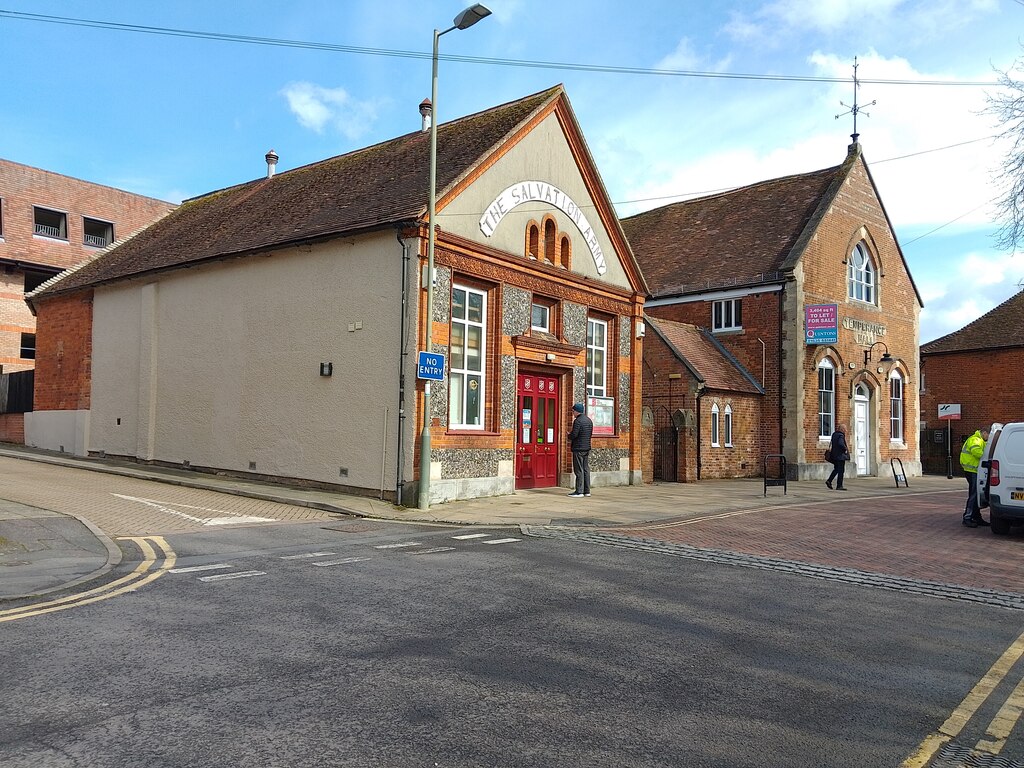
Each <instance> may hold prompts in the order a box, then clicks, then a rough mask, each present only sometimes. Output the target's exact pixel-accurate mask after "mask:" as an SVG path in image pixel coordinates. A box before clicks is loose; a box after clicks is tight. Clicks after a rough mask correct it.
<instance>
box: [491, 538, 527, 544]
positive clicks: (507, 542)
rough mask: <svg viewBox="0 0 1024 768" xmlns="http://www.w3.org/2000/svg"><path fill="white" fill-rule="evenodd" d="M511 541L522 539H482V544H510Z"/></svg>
mask: <svg viewBox="0 0 1024 768" xmlns="http://www.w3.org/2000/svg"><path fill="white" fill-rule="evenodd" d="M513 541H522V539H494V540H493V541H484V542H481V543H483V544H510V543H512V542H513Z"/></svg>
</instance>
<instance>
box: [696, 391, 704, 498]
mask: <svg viewBox="0 0 1024 768" xmlns="http://www.w3.org/2000/svg"><path fill="white" fill-rule="evenodd" d="M702 397H704V385H703V384H698V385H697V479H698V480H700V462H701V450H700V446H701V433H700V399H701V398H702Z"/></svg>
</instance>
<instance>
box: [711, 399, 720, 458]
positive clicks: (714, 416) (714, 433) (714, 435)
mask: <svg viewBox="0 0 1024 768" xmlns="http://www.w3.org/2000/svg"><path fill="white" fill-rule="evenodd" d="M711 445H712V446H713V447H715V448H718V446H719V442H718V403H714V404H712V406H711Z"/></svg>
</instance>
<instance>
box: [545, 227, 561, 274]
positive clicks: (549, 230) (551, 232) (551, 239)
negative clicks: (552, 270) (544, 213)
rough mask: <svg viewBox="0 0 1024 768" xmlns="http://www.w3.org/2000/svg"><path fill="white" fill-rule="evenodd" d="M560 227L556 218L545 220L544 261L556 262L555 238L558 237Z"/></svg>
mask: <svg viewBox="0 0 1024 768" xmlns="http://www.w3.org/2000/svg"><path fill="white" fill-rule="evenodd" d="M557 234H558V227H556V226H555V221H554V219H548V220H547V221H545V222H544V261H546V262H548V263H549V264H554V263H555V240H556V239H557Z"/></svg>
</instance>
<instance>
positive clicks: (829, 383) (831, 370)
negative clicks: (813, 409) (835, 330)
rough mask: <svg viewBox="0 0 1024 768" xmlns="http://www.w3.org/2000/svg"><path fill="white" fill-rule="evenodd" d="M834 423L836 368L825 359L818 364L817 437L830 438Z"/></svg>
mask: <svg viewBox="0 0 1024 768" xmlns="http://www.w3.org/2000/svg"><path fill="white" fill-rule="evenodd" d="M835 423H836V367H835V365H833V363H832V361H831V360H829V359H828V358H827V357H826V358H825V359H824V360H822V361H821V362H820V363H818V437H831V436H832V432H833V431H834V428H835Z"/></svg>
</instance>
